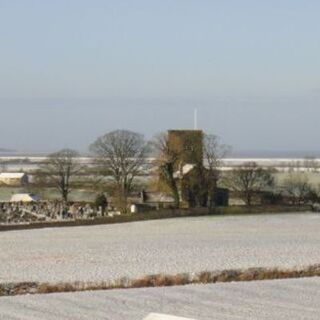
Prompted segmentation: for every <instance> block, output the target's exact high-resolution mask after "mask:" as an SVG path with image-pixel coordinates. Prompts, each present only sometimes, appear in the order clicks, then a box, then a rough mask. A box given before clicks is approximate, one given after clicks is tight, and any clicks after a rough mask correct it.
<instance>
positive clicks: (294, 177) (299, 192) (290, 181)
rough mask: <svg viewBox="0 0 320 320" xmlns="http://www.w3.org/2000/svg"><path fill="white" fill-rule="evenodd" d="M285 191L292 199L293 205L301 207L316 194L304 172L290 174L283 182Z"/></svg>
mask: <svg viewBox="0 0 320 320" xmlns="http://www.w3.org/2000/svg"><path fill="white" fill-rule="evenodd" d="M283 190H284V192H286V193H287V195H288V196H289V197H290V198H291V199H292V201H293V203H294V204H298V205H301V204H302V203H304V202H305V201H307V200H308V199H309V198H310V196H311V195H313V194H315V193H316V190H315V189H313V188H312V185H311V184H310V182H309V179H308V176H307V175H306V174H305V173H303V172H292V173H290V174H289V175H288V177H287V178H286V179H285V180H284V181H283Z"/></svg>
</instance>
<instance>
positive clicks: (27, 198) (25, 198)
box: [10, 193, 41, 202]
mask: <svg viewBox="0 0 320 320" xmlns="http://www.w3.org/2000/svg"><path fill="white" fill-rule="evenodd" d="M40 200H41V199H40V197H39V196H38V195H36V194H33V193H17V194H14V195H13V196H12V197H11V199H10V202H38V201H40Z"/></svg>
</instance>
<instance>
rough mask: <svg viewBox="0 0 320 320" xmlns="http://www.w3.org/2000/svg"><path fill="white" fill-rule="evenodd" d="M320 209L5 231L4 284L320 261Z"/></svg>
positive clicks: (1, 236) (0, 273)
mask: <svg viewBox="0 0 320 320" xmlns="http://www.w3.org/2000/svg"><path fill="white" fill-rule="evenodd" d="M319 243H320V214H312V213H304V214H282V215H280V214H279V215H260V216H258V215H252V216H238V217H234V216H233V217H231V216H229V217H222V216H221V217H201V218H179V219H168V220H154V221H146V222H135V223H127V224H116V225H104V226H90V227H74V228H53V229H42V230H26V231H11V232H1V233H0V249H1V250H0V261H1V263H0V282H6V281H31V280H35V281H50V282H56V281H74V280H79V281H95V280H109V279H114V278H119V277H123V276H128V277H138V276H142V275H146V274H150V273H170V274H174V273H178V272H196V271H204V270H210V271H213V270H217V269H229V268H246V267H259V266H264V267H268V266H270V267H275V266H280V267H291V266H300V265H310V264H315V263H320V245H319Z"/></svg>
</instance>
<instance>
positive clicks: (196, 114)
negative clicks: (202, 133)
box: [194, 109, 198, 130]
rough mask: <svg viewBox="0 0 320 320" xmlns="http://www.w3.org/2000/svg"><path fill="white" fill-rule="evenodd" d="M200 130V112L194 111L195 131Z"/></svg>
mask: <svg viewBox="0 0 320 320" xmlns="http://www.w3.org/2000/svg"><path fill="white" fill-rule="evenodd" d="M197 129H198V110H197V109H194V130H197Z"/></svg>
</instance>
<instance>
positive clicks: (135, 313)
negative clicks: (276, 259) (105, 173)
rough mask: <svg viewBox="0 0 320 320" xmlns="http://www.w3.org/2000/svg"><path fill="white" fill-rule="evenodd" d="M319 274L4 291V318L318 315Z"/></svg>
mask: <svg viewBox="0 0 320 320" xmlns="http://www.w3.org/2000/svg"><path fill="white" fill-rule="evenodd" d="M319 299H320V278H305V279H290V280H272V281H258V282H256V281H254V282H241V283H220V284H214V285H191V286H182V287H170V288H147V289H130V290H112V291H94V292H78V293H60V294H50V295H31V296H30V295H29V296H20V297H4V298H1V299H0V319H3V320H21V319H28V320H42V319H46V320H60V319H66V320H84V319H95V320H100V319H101V320H106V319H109V320H142V319H143V318H144V317H145V316H146V315H147V314H148V313H150V312H159V313H167V314H175V315H177V316H184V317H192V318H195V319H197V320H212V319H214V320H236V319H246V320H248V319H249V320H250V319H259V320H267V319H282V320H291V319H308V320H313V319H314V320H316V319H319V314H320V305H319Z"/></svg>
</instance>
